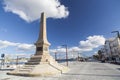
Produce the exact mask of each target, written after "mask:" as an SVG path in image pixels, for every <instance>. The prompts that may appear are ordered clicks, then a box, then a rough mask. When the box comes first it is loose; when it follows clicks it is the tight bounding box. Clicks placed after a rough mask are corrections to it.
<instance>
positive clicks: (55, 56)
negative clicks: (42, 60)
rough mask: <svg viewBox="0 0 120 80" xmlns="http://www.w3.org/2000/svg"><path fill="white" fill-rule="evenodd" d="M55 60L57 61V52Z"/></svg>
mask: <svg viewBox="0 0 120 80" xmlns="http://www.w3.org/2000/svg"><path fill="white" fill-rule="evenodd" d="M55 60H56V61H57V52H55Z"/></svg>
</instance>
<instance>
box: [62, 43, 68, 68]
mask: <svg viewBox="0 0 120 80" xmlns="http://www.w3.org/2000/svg"><path fill="white" fill-rule="evenodd" d="M62 46H64V47H65V48H66V65H67V66H68V53H67V45H62Z"/></svg>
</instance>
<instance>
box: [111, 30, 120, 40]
mask: <svg viewBox="0 0 120 80" xmlns="http://www.w3.org/2000/svg"><path fill="white" fill-rule="evenodd" d="M111 33H117V37H118V38H119V39H120V33H119V31H112V32H111Z"/></svg>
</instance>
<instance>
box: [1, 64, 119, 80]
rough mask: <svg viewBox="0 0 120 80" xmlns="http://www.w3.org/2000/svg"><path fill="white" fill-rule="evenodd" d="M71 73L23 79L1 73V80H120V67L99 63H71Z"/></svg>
mask: <svg viewBox="0 0 120 80" xmlns="http://www.w3.org/2000/svg"><path fill="white" fill-rule="evenodd" d="M69 68H70V71H69V72H68V73H64V74H62V75H56V76H52V77H21V76H11V75H6V72H7V71H0V80H120V65H115V64H109V63H99V62H70V63H69Z"/></svg>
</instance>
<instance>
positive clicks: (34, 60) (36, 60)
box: [28, 59, 41, 62]
mask: <svg viewBox="0 0 120 80" xmlns="http://www.w3.org/2000/svg"><path fill="white" fill-rule="evenodd" d="M40 61H41V60H40V59H39V60H38V59H31V60H29V61H28V62H40Z"/></svg>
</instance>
